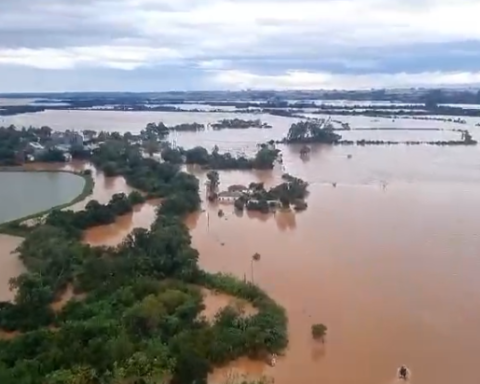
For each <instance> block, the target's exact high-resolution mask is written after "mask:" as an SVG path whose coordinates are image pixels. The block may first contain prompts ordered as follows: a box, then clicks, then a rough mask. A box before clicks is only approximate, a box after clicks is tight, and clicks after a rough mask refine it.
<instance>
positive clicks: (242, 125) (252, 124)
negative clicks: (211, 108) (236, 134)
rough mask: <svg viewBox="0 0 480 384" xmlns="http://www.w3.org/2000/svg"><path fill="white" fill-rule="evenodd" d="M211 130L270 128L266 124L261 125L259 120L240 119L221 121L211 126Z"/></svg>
mask: <svg viewBox="0 0 480 384" xmlns="http://www.w3.org/2000/svg"><path fill="white" fill-rule="evenodd" d="M212 128H213V129H218V130H219V129H248V128H272V126H271V125H268V124H267V123H262V121H261V120H260V119H256V120H242V119H223V120H220V121H219V122H217V123H214V124H212Z"/></svg>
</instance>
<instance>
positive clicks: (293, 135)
mask: <svg viewBox="0 0 480 384" xmlns="http://www.w3.org/2000/svg"><path fill="white" fill-rule="evenodd" d="M341 138H342V137H341V136H340V135H339V134H337V133H335V132H334V131H333V129H331V128H329V127H327V128H323V125H322V123H320V122H318V121H315V120H307V121H300V122H298V123H294V124H292V125H291V126H290V129H289V130H288V133H287V137H286V138H285V139H284V140H283V142H284V143H287V144H308V143H322V144H335V143H337V142H338V141H340V139H341Z"/></svg>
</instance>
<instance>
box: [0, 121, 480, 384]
mask: <svg viewBox="0 0 480 384" xmlns="http://www.w3.org/2000/svg"><path fill="white" fill-rule="evenodd" d="M122 116H123V115H122ZM245 118H247V117H245ZM158 120H160V119H159V117H157V118H156V119H155V120H152V121H158ZM132 125H133V124H132ZM110 126H115V125H112V124H110ZM285 126H286V127H287V129H288V124H287V125H285ZM85 128H88V127H85ZM275 129H279V130H282V129H285V128H284V126H281V127H280V128H274V130H275ZM253 132H258V133H253ZM265 132H271V131H269V130H265V131H264V130H248V131H242V132H240V133H238V134H237V133H235V134H232V133H228V132H224V131H222V132H219V133H215V135H214V134H213V133H205V135H206V137H207V139H206V144H203V142H201V141H200V140H199V137H200V136H199V135H197V134H185V135H183V134H182V135H179V136H178V144H179V145H185V146H192V145H196V144H199V143H201V144H202V145H206V146H208V145H215V144H216V145H219V146H220V149H221V150H229V148H234V149H239V150H250V151H253V150H254V149H255V144H256V143H258V142H260V141H262V140H263V139H264V135H270V133H268V134H267V133H265ZM208 135H211V136H208ZM474 137H475V135H474ZM276 138H279V137H278V135H276ZM475 138H477V139H478V137H475ZM282 150H283V158H284V164H283V165H284V168H283V169H276V170H274V171H273V172H257V173H253V172H221V173H220V179H221V186H220V188H221V189H224V188H226V186H228V185H230V184H239V183H240V184H248V183H249V182H251V181H259V180H260V181H264V182H265V183H266V184H269V185H273V184H275V183H277V182H278V181H279V180H280V176H281V174H282V173H283V172H288V173H291V174H292V175H295V176H298V177H301V178H303V179H305V180H307V181H308V182H309V183H310V188H309V189H310V196H309V197H308V198H307V202H308V205H309V207H308V209H307V210H306V211H305V212H302V213H300V214H295V213H293V212H282V213H277V214H275V215H270V216H264V215H254V214H247V213H245V214H244V215H243V217H238V216H237V215H236V214H234V213H233V207H231V206H222V207H221V208H222V209H223V210H224V211H225V213H226V215H225V217H223V218H220V217H218V215H217V211H218V209H219V207H218V206H205V208H206V211H205V212H202V213H198V214H196V215H192V217H190V218H189V219H188V221H187V223H188V225H189V227H190V228H191V233H192V239H193V244H194V246H195V247H196V248H197V249H198V250H199V251H200V264H201V266H202V267H203V268H205V269H207V270H209V271H222V272H231V273H234V274H236V275H237V276H238V277H240V278H244V277H245V278H247V279H253V280H254V281H255V283H258V284H259V285H260V286H261V287H262V288H264V289H265V290H266V291H267V292H268V293H269V294H270V295H272V296H273V298H274V299H276V300H278V301H279V302H280V303H281V304H282V305H284V306H285V308H286V309H287V311H288V316H289V333H290V347H289V349H288V351H287V352H286V355H285V356H284V357H280V358H279V359H278V361H277V365H276V366H275V367H267V366H265V365H264V364H262V363H254V362H253V363H252V362H249V361H248V360H246V359H242V360H240V361H238V362H236V363H235V364H233V365H232V366H231V367H235V368H237V369H239V370H240V371H242V370H243V371H245V372H247V373H251V374H253V375H262V374H267V375H268V376H272V377H273V378H274V379H275V383H277V384H291V383H302V384H318V383H325V384H377V383H378V384H387V383H392V382H393V381H394V375H395V372H396V369H397V368H398V367H399V366H400V365H401V364H406V365H407V366H408V367H409V368H410V369H411V370H412V374H413V381H414V382H415V383H419V384H452V383H457V382H458V383H462V384H477V383H478V380H479V379H480V374H479V373H478V368H477V362H476V360H477V356H479V355H480V332H478V330H477V329H478V324H480V279H479V278H478V276H480V257H479V252H478V250H479V249H480V236H479V235H480V230H479V228H480V217H479V216H478V214H477V209H476V207H478V206H479V205H480V172H479V171H480V160H479V159H480V156H479V155H480V150H479V149H478V148H453V147H448V148H438V147H424V146H418V147H402V146H398V147H365V148H361V147H348V148H347V147H336V148H325V147H315V148H313V149H312V152H311V153H310V157H309V158H307V159H304V160H301V159H300V157H299V155H298V152H299V148H295V147H289V148H282ZM348 155H351V158H350V159H349V156H348ZM197 175H198V176H199V177H200V178H201V179H202V180H203V177H204V176H203V175H202V174H197ZM96 180H97V182H96V186H95V191H94V194H93V196H92V197H91V198H97V199H98V200H99V201H101V202H106V201H108V200H109V198H110V196H111V194H112V193H115V192H127V191H128V190H129V189H128V187H127V186H126V185H125V183H124V181H123V179H121V178H115V179H109V178H104V177H103V175H101V174H97V175H96ZM332 183H337V184H336V187H333V186H332ZM83 204H84V203H83ZM155 207H156V204H155V203H152V204H145V205H143V206H142V207H139V208H138V209H137V210H135V212H133V213H132V214H131V215H127V216H124V217H122V218H120V219H119V220H118V221H117V223H115V224H113V225H111V226H107V227H98V228H94V229H92V230H90V231H88V232H87V233H86V237H85V239H86V241H88V242H89V243H91V244H96V245H100V244H108V245H113V244H117V243H118V242H120V241H121V239H122V238H123V237H124V236H125V234H127V233H128V232H129V231H130V230H131V229H132V228H134V227H135V226H145V227H147V226H148V225H149V224H150V222H151V220H153V218H154V211H155ZM78 208H81V206H79V207H78ZM0 240H1V242H2V244H4V240H3V239H0ZM3 248H5V247H4V246H3V245H2V252H3V253H4V251H3ZM256 252H258V253H260V255H261V259H260V260H259V261H256V262H252V255H253V254H254V253H256ZM3 253H2V260H3ZM2 273H7V274H8V272H4V271H3V269H2ZM2 276H3V275H2ZM2 289H3V288H2ZM314 323H324V324H326V325H327V327H328V335H327V338H326V343H325V345H324V346H323V345H321V344H319V343H317V342H314V341H313V340H312V337H311V333H310V332H311V325H312V324H314ZM229 368H230V367H226V368H224V369H221V370H218V371H216V372H215V375H214V378H215V382H220V378H221V377H222V375H224V374H227V373H228V372H229Z"/></svg>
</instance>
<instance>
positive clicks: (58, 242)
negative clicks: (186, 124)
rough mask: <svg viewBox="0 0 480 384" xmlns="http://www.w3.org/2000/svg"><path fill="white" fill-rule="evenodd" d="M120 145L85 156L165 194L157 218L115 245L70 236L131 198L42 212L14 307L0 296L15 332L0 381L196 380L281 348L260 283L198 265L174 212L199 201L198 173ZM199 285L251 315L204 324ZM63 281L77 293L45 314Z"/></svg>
mask: <svg viewBox="0 0 480 384" xmlns="http://www.w3.org/2000/svg"><path fill="white" fill-rule="evenodd" d="M123 149H124V150H122V151H120V152H118V153H115V152H114V151H111V150H110V149H105V148H104V149H101V148H100V149H99V150H98V151H96V153H95V154H94V158H93V159H94V161H95V163H96V164H97V165H98V166H104V165H105V164H107V163H112V164H113V165H114V167H115V170H116V172H118V174H121V175H123V176H124V177H125V178H126V179H127V182H128V183H129V184H130V185H132V186H134V187H137V188H139V189H141V190H142V191H144V192H145V193H147V194H149V195H153V196H162V197H164V199H163V201H162V204H161V205H160V207H159V209H158V212H157V218H156V220H155V222H154V223H153V224H152V226H151V228H150V229H135V230H134V231H133V232H132V233H131V234H130V235H128V236H127V237H126V239H125V240H124V241H123V243H122V244H121V245H119V246H117V247H114V248H112V247H91V246H89V245H86V244H83V243H81V242H80V241H79V239H78V237H77V233H78V231H80V230H81V229H83V228H85V226H87V225H89V224H90V223H99V222H103V221H105V220H107V219H108V218H109V217H111V216H110V214H111V213H112V214H121V213H123V212H125V211H127V210H128V209H129V207H131V204H133V203H134V202H135V201H137V199H139V200H140V197H141V195H140V196H138V195H134V194H131V195H129V196H128V197H127V196H125V195H115V196H114V197H113V198H112V200H111V201H110V202H109V204H107V205H101V204H98V203H96V202H95V203H94V202H92V203H89V205H88V206H87V207H86V209H85V210H84V211H82V213H73V212H55V213H52V214H51V215H50V216H49V217H48V218H47V221H46V223H45V224H44V225H42V226H39V227H38V228H36V229H34V230H33V231H32V232H31V233H30V234H29V235H28V237H27V238H26V239H25V241H24V242H23V243H22V245H21V246H20V248H19V250H18V251H19V254H20V257H21V259H22V261H23V262H24V263H25V265H26V266H27V268H28V272H27V273H25V274H22V275H20V276H19V277H18V278H16V279H14V280H13V281H12V286H13V287H14V288H15V289H16V297H15V301H14V303H9V302H3V303H0V329H2V330H4V331H17V332H19V333H18V334H17V335H16V336H15V337H13V338H11V339H8V340H0V382H1V383H2V384H17V383H22V384H23V383H28V384H60V383H62V384H64V383H85V384H126V383H132V384H133V383H145V384H154V383H166V382H171V383H174V384H175V383H178V384H190V383H206V380H207V375H208V373H209V372H210V371H211V370H212V369H213V367H214V366H216V365H220V364H224V363H227V362H229V361H231V360H233V359H236V358H238V357H240V356H245V355H248V356H251V357H264V356H265V355H266V354H272V353H280V352H281V351H282V350H283V349H284V348H285V347H286V346H287V342H288V340H287V319H286V315H285V312H284V310H283V309H282V308H281V307H280V306H278V305H277V304H276V303H275V302H274V301H273V300H271V299H270V298H269V297H268V296H267V295H266V294H265V293H264V292H263V291H262V290H261V289H259V288H258V287H257V286H255V285H253V284H251V283H246V282H241V281H239V280H237V279H235V278H233V277H231V276H226V275H220V274H209V273H206V272H204V271H202V270H201V269H200V268H199V266H198V252H197V251H196V250H195V249H193V248H192V246H191V238H190V234H189V232H188V229H187V227H186V226H185V224H184V223H183V221H182V219H181V218H182V216H183V215H185V214H188V213H190V212H193V211H195V210H196V209H198V207H199V203H200V199H199V196H198V191H199V184H198V180H197V179H196V178H194V177H193V176H191V175H188V174H186V173H184V172H181V171H180V170H179V168H178V166H176V165H174V164H170V163H162V164H160V163H158V162H155V161H153V160H150V159H144V158H142V157H141V156H138V153H137V151H130V150H128V148H127V147H126V148H123ZM212 177H214V175H213V174H212ZM107 211H108V212H107ZM199 286H203V287H206V288H208V289H212V290H219V291H222V292H225V293H228V294H231V295H234V296H237V297H241V298H243V299H245V300H248V301H249V302H251V303H252V305H254V306H255V307H256V308H257V309H258V313H256V314H255V315H252V316H246V315H245V314H243V313H241V312H239V310H238V309H235V308H231V307H226V308H224V309H222V310H221V311H220V312H219V313H218V314H217V315H216V317H215V319H214V321H207V320H206V319H205V318H204V317H202V316H201V313H202V310H203V309H204V304H203V298H202V294H201V291H200V288H199ZM68 287H72V288H73V291H74V292H75V293H82V294H83V295H82V296H78V298H74V299H72V300H70V301H69V302H68V303H67V304H66V305H65V306H63V307H62V308H60V309H58V308H57V309H56V310H55V308H56V307H55V306H52V303H53V302H55V301H56V300H57V299H58V298H59V297H60V296H61V294H62V292H63V291H65V289H67V288H68Z"/></svg>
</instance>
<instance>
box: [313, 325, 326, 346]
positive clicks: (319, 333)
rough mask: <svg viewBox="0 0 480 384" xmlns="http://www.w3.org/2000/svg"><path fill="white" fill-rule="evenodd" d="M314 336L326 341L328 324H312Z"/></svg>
mask: <svg viewBox="0 0 480 384" xmlns="http://www.w3.org/2000/svg"><path fill="white" fill-rule="evenodd" d="M312 336H313V338H314V339H315V340H321V341H322V342H324V341H325V336H327V326H326V325H324V324H321V323H320V324H313V325H312Z"/></svg>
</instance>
